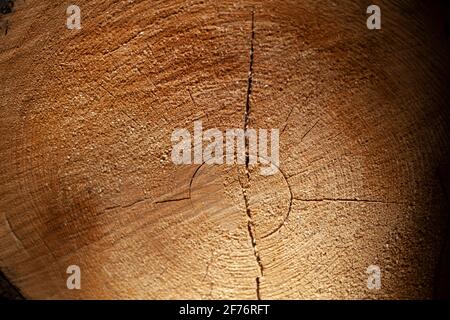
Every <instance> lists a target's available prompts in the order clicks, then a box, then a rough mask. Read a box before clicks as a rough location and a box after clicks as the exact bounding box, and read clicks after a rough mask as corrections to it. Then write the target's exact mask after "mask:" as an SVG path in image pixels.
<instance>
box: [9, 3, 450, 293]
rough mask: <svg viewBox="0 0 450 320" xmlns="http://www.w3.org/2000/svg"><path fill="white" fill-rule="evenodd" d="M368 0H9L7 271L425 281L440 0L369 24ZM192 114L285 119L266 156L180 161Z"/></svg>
mask: <svg viewBox="0 0 450 320" xmlns="http://www.w3.org/2000/svg"><path fill="white" fill-rule="evenodd" d="M370 4H371V3H370V2H369V1H350V0H345V1H340V2H332V1H317V0H306V1H281V0H270V1H222V0H220V1H217V0H214V1H212V0H211V1H208V0H207V1H181V0H168V1H151V2H150V1H138V0H135V1H113V0H110V1H97V0H90V1H87V0H80V1H77V5H79V6H80V8H81V11H82V29H81V30H68V29H67V28H66V27H65V22H66V12H65V10H66V7H67V5H68V3H66V2H64V1H52V2H42V1H37V0H27V1H26V2H25V1H20V0H17V1H15V6H14V10H13V12H12V13H9V14H4V15H1V16H0V25H2V23H3V25H4V24H5V23H6V22H5V21H8V32H7V34H6V35H3V34H1V35H0V84H1V86H0V137H1V139H0V239H1V241H0V268H1V270H2V271H3V272H4V274H5V275H6V276H7V277H8V279H9V281H11V283H12V284H14V285H15V286H17V287H18V288H19V289H20V291H21V293H22V294H23V295H24V296H25V297H26V298H31V299H52V298H53V299H113V298H120V299H135V298H138V299H181V298H193V299H222V298H224V299H231V298H232V299H319V298H321V299H338V298H340V299H354V298H363V299H389V298H391V299H415V298H433V292H435V290H436V288H435V284H436V281H435V277H436V276H437V275H438V274H439V273H440V272H442V269H439V267H438V266H439V263H440V262H439V261H440V260H442V259H441V258H440V254H441V252H442V248H443V246H444V242H445V241H446V238H447V237H448V228H447V225H448V212H449V211H448V210H449V207H448V205H449V204H448V202H447V199H448V195H446V194H445V191H444V190H443V188H442V184H441V183H440V182H439V174H438V172H440V171H439V168H442V167H446V165H445V164H446V163H448V159H449V154H448V150H449V125H448V123H449V113H450V111H449V108H448V99H449V93H448V84H449V81H448V80H449V63H448V56H449V47H448V44H449V42H448V39H449V38H448V36H449V34H448V32H447V31H446V29H445V26H446V25H445V23H446V21H448V20H445V19H446V17H445V10H444V9H445V8H444V7H443V5H442V3H441V2H438V1H431V2H430V3H427V4H423V3H421V2H420V1H412V0H411V1H406V0H404V1H400V0H398V1H377V4H378V5H379V6H380V7H381V9H382V29H381V30H375V31H370V30H368V29H367V28H366V18H367V14H366V8H367V6H368V5H370ZM197 119H201V120H202V122H203V126H204V127H205V129H209V128H218V129H219V130H222V131H225V130H226V129H227V128H244V127H249V128H279V129H280V132H281V138H280V143H281V147H280V157H281V160H280V172H279V173H277V174H276V175H273V176H270V177H264V176H261V175H260V174H259V170H258V168H254V167H252V166H250V167H248V168H247V169H248V171H247V170H246V168H245V166H230V165H216V166H213V165H206V164H203V165H186V166H176V165H174V164H173V163H172V161H171V159H170V152H171V149H172V143H171V140H170V138H171V133H172V131H173V130H174V129H176V128H180V127H181V128H187V129H189V130H190V131H191V132H192V130H193V121H194V120H197ZM444 252H445V251H444ZM71 264H76V265H79V266H80V267H81V270H82V289H81V290H68V289H67V288H66V278H67V276H68V275H67V274H66V268H67V267H68V266H69V265H71ZM372 264H375V265H379V266H380V268H381V270H382V288H381V289H380V290H375V291H373V290H369V289H367V287H366V282H367V274H366V269H367V267H368V266H369V265H372ZM447 265H448V263H447ZM447 269H448V268H447ZM444 273H445V272H444ZM447 276H448V274H447ZM439 277H444V275H441V276H439ZM447 279H448V278H447ZM447 292H448V291H447Z"/></svg>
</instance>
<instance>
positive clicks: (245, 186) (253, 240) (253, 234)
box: [239, 10, 264, 300]
mask: <svg viewBox="0 0 450 320" xmlns="http://www.w3.org/2000/svg"><path fill="white" fill-rule="evenodd" d="M254 40H255V11H254V10H253V11H252V34H251V41H250V66H249V71H248V79H247V96H246V101H245V113H244V131H245V132H247V130H248V128H249V123H250V99H251V95H252V85H253V53H254ZM249 163H250V153H249V139H248V136H247V135H245V182H242V181H241V179H240V178H239V183H240V185H241V189H242V195H243V197H244V204H245V212H246V214H247V229H248V235H249V237H250V241H251V243H252V248H253V254H254V255H255V259H256V263H257V264H258V268H259V276H257V277H256V298H257V299H258V300H260V299H261V294H260V282H261V277H262V276H263V275H264V267H263V264H262V261H261V256H260V254H259V251H258V247H257V243H256V232H255V223H254V222H253V216H252V212H251V210H250V206H249V198H248V194H247V190H248V189H249V185H250V172H249Z"/></svg>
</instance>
